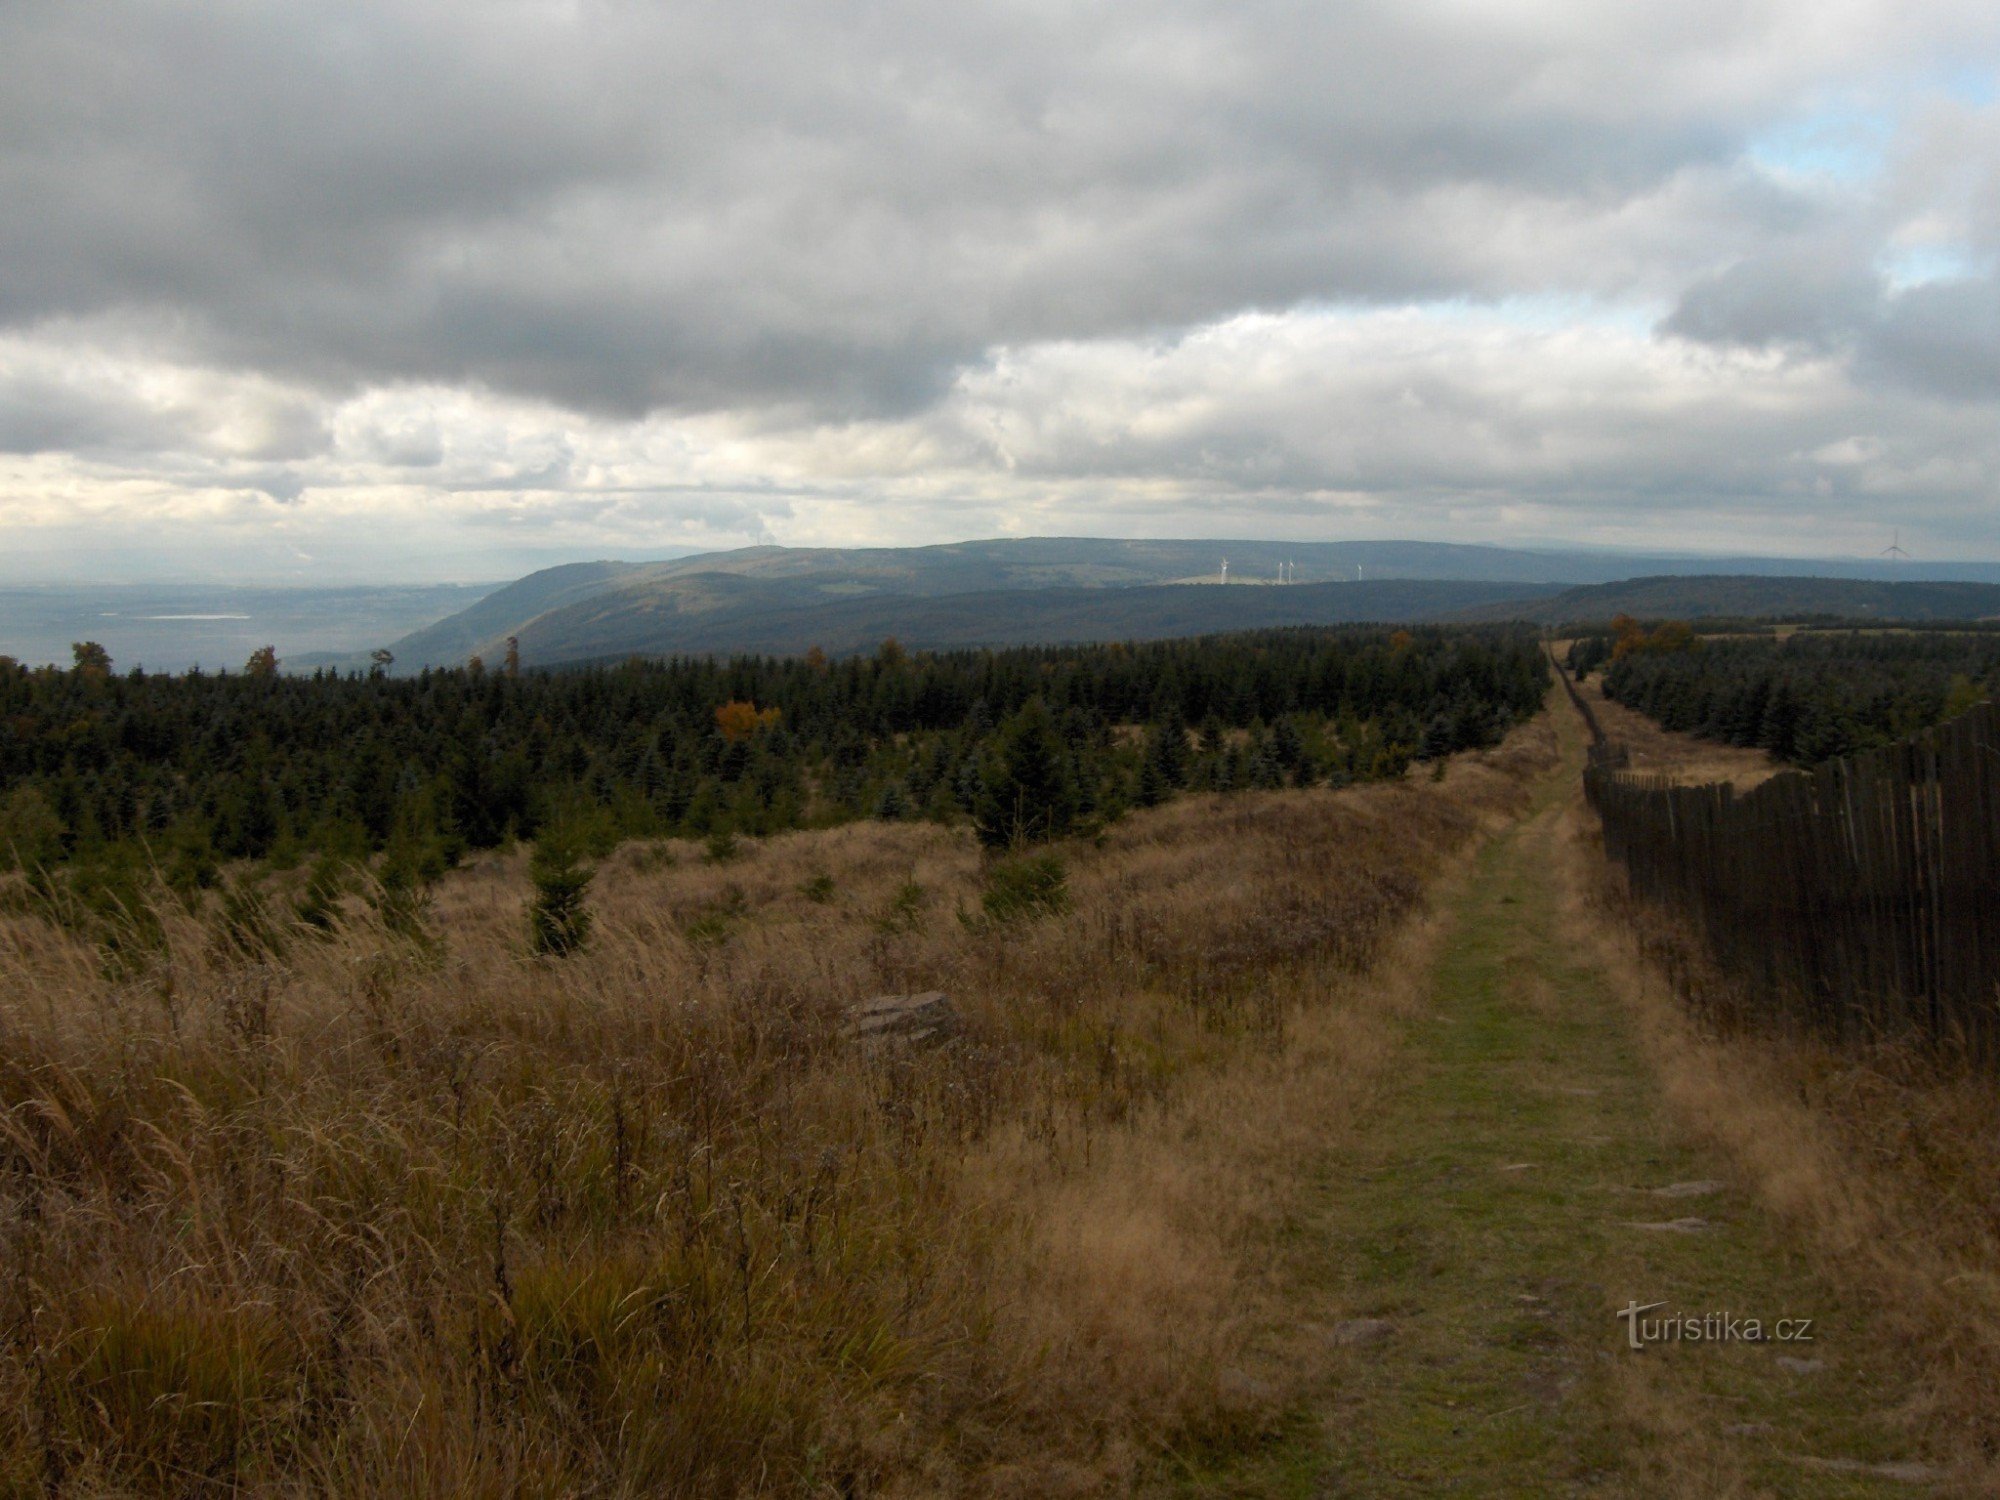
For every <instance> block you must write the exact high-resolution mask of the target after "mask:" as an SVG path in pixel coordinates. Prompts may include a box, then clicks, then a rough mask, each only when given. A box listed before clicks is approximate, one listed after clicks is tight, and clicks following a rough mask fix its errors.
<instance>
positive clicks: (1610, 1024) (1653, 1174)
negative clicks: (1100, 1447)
mask: <svg viewBox="0 0 2000 1500" xmlns="http://www.w3.org/2000/svg"><path fill="white" fill-rule="evenodd" d="M1564 720H1565V722H1566V723H1567V724H1568V725H1569V726H1570V734H1569V737H1570V750H1571V756H1570V762H1569V766H1568V768H1567V769H1566V771H1565V772H1564V773H1563V774H1562V776H1561V777H1560V778H1559V779H1558V780H1557V781H1555V782H1552V783H1550V785H1549V786H1548V787H1547V788H1546V789H1545V791H1544V794H1543V797H1542V801H1541V804H1540V806H1539V808H1538V809H1537V811H1536V813H1535V815H1534V817H1533V818H1532V819H1531V820H1530V821H1529V822H1527V823H1525V824H1524V825H1522V826H1521V827H1519V828H1517V829H1516V830H1514V831H1513V832H1511V833H1509V834H1508V835H1506V836H1505V837H1503V838H1501V839H1498V840H1496V841H1494V842H1493V843H1492V844H1490V845H1489V846H1488V847H1487V848H1486V849H1485V850H1484V851H1483V853H1482V854H1481V856H1480V860H1479V863H1478V866H1477V869H1476V871H1475V873H1474V876H1473V878H1472V879H1471V880H1470V881H1468V882H1466V883H1465V884H1464V885H1463V886H1462V888H1461V889H1460V891H1459V894H1458V895H1457V897H1456V899H1455V901H1454V902H1453V904H1452V906H1451V908H1450V911H1449V914H1448V921H1449V924H1450V925H1449V928H1448V932H1447V936H1446V938H1445V940H1444V944H1443V948H1442V952H1441V956H1440V957H1439V959H1438V962H1437V964H1436V967H1435V970H1434V971H1433V973H1432V975H1431V980H1430V986H1429V997H1428V998H1429V1005H1428V1007H1427V1008H1426V1010H1425V1011H1424V1012H1423V1013H1422V1014H1420V1015H1419V1016H1418V1017H1416V1018H1415V1019H1414V1020H1413V1021H1412V1022H1411V1024H1410V1026H1409V1029H1408V1033H1407V1036H1406V1041H1405V1047H1406V1049H1407V1050H1406V1056H1405V1061H1404V1065H1403V1066H1402V1068H1401V1069H1400V1070H1399V1072H1400V1077H1401V1083H1400V1085H1399V1087H1398V1088H1397V1089H1396V1091H1395V1092H1394V1093H1393V1095H1392V1096H1391V1097H1390V1098H1389V1099H1388V1100H1387V1101H1386V1102H1385V1105H1384V1107H1383V1109H1382V1111H1381V1113H1380V1114H1379V1115H1378V1116H1377V1117H1376V1118H1374V1119H1373V1120H1371V1121H1370V1122H1369V1124H1368V1126H1367V1128H1366V1129H1365V1131H1363V1132H1362V1133H1361V1134H1360V1135H1359V1136H1358V1137H1357V1138H1356V1139H1355V1140H1354V1141H1353V1142H1352V1143H1350V1144H1348V1145H1347V1146H1345V1147H1344V1148H1343V1149H1340V1150H1337V1151H1336V1152H1335V1153H1333V1155H1332V1157H1331V1158H1330V1159H1329V1160H1328V1162H1327V1163H1326V1164H1325V1167H1324V1169H1323V1174H1324V1175H1323V1178H1322V1188H1321V1191H1320V1194H1319V1196H1318V1199H1317V1201H1316V1203H1315V1204H1314V1205H1313V1206H1312V1207H1311V1208H1310V1209H1309V1210H1307V1211H1306V1212H1304V1213H1303V1214H1302V1215H1301V1216H1300V1218H1299V1219H1298V1221H1297V1223H1296V1225H1295V1232H1294V1234H1293V1235H1292V1237H1291V1240H1290V1243H1289V1246H1288V1249H1289V1266H1290V1275H1291V1277H1292V1281H1291V1287H1292V1296H1293V1299H1294V1302H1295V1304H1296V1305H1297V1306H1299V1308H1300V1309H1301V1315H1302V1316H1303V1317H1305V1318H1307V1319H1309V1320H1312V1321H1314V1322H1316V1323H1317V1324H1318V1325H1319V1326H1320V1327H1322V1328H1338V1327H1339V1326H1340V1324H1341V1322H1342V1321H1343V1320H1351V1319H1358V1318H1364V1317H1365V1318H1381V1319H1386V1320H1388V1321H1389V1322H1390V1324H1391V1325H1392V1327H1393V1332H1391V1333H1390V1334H1389V1335H1388V1336H1387V1337H1386V1338H1384V1339H1382V1340H1380V1341H1379V1342H1367V1343H1362V1344H1357V1345H1353V1346H1350V1347H1343V1348H1340V1349H1338V1351H1337V1353H1336V1355H1335V1357H1334V1360H1333V1363H1332V1364H1331V1365H1330V1366H1329V1367H1328V1369H1327V1370H1326V1373H1325V1375H1324V1377H1323V1384H1322V1386H1321V1388H1320V1390H1319V1392H1318V1393H1317V1395H1316V1397H1315V1398H1313V1399H1310V1400H1308V1401H1306V1402H1304V1403H1302V1404H1301V1405H1300V1406H1299V1407H1297V1408H1296V1409H1295V1413H1294V1422H1293V1424H1292V1426H1291V1427H1290V1428H1289V1429H1287V1430H1286V1431H1285V1432H1284V1433H1283V1435H1282V1436H1280V1437H1279V1438H1278V1439H1277V1440H1276V1441H1274V1442H1273V1443H1272V1444H1271V1446H1270V1447H1269V1448H1267V1449H1265V1450H1263V1451H1261V1452H1256V1453H1253V1454H1250V1455H1248V1456H1245V1455H1243V1454H1241V1453H1240V1452H1239V1453H1234V1454H1230V1455H1222V1454H1218V1453H1216V1452H1213V1451H1211V1452H1207V1453H1195V1454H1193V1455H1191V1456H1190V1459H1189V1463H1188V1467H1187V1469H1186V1471H1185V1472H1184V1474H1183V1476H1182V1479H1181V1482H1180V1485H1179V1487H1180V1488H1182V1489H1184V1490H1186V1491H1188V1492H1191V1493H1201V1494H1228V1495H1259V1496H1262V1495H1300V1496H1306V1495H1324V1494H1348V1493H1353V1494H1367V1495H1411V1496H1421V1495H1432V1494H1440V1493H1461V1492H1462V1493H1477V1494H1482V1495H1521V1496H1534V1495H1546V1494H1553V1493H1568V1492H1572V1491H1583V1490H1588V1491H1590V1492H1592V1493H1610V1494H1648V1495H1655V1494H1701V1495H1726V1494H1772V1493H1782V1494H1786V1495H1806V1494H1811V1495H1850V1494H1857V1495H1858V1494H1877V1493H1899V1492H1907V1488H1908V1486H1907V1482H1905V1481H1902V1480H1899V1479H1897V1478H1895V1477H1892V1474H1891V1472H1890V1471H1886V1470H1885V1471H1882V1472H1870V1466H1874V1465H1882V1464H1896V1463H1900V1462H1904V1461H1909V1460H1911V1459H1913V1458H1923V1457H1926V1456H1929V1455H1927V1454H1926V1453H1925V1452H1924V1438H1923V1436H1922V1435H1921V1434H1913V1433H1912V1432H1910V1431H1909V1430H1908V1429H1907V1427H1903V1426H1899V1425H1898V1423H1897V1422H1896V1421H1895V1420H1894V1418H1893V1415H1892V1413H1893V1409H1894V1408H1895V1406H1896V1404H1897V1403H1898V1401H1899V1400H1901V1399H1902V1398H1904V1397H1905V1396H1907V1395H1909V1394H1911V1374H1910V1371H1909V1369H1908V1368H1907V1366H1906V1365H1903V1364H1899V1361H1898V1359H1897V1357H1896V1354H1895V1351H1894V1350H1893V1349H1892V1348H1891V1347H1890V1346H1889V1345H1887V1344H1885V1342H1884V1339H1883V1331H1884V1330H1883V1326H1882V1325H1880V1324H1878V1323H1877V1322H1876V1321H1875V1317H1874V1310H1873V1309H1872V1307H1871V1306H1870V1305H1869V1303H1868V1301H1867V1300H1866V1299H1865V1298H1864V1297H1863V1296H1861V1295H1859V1294H1857V1293H1855V1292H1854V1291H1852V1290H1851V1289H1843V1287H1842V1285H1841V1284H1840V1283H1839V1282H1838V1281H1837V1279H1834V1278H1829V1277H1828V1276H1826V1275H1824V1274H1822V1273H1821V1269H1820V1267H1819V1265H1818V1263H1817V1262H1816V1261H1815V1259H1814V1258H1813V1256H1812V1255H1811V1254H1810V1253H1808V1251H1807V1249H1806V1248H1805V1247H1804V1246H1803V1245H1802V1244H1801V1242H1800V1241H1799V1240H1797V1239H1796V1238H1795V1237H1793V1236H1792V1235H1791V1234H1790V1233H1789V1230H1788V1228H1787V1226H1785V1225H1784V1224H1783V1223H1782V1221H1780V1220H1779V1219H1778V1218H1776V1217H1775V1216H1773V1215H1772V1214H1771V1213H1770V1212H1768V1211H1767V1210H1766V1209H1765V1207H1764V1206H1763V1205H1761V1204H1760V1203H1759V1202H1758V1201H1757V1199H1756V1197H1755V1196H1754V1194H1753V1193H1751V1192H1750V1191H1748V1190H1747V1189H1748V1188H1749V1187H1750V1184H1749V1183H1748V1182H1747V1181H1746V1180H1745V1179H1746V1176H1747V1174H1745V1173H1743V1172H1741V1171H1737V1170H1734V1169H1733V1168H1732V1164H1731V1162H1730V1161H1729V1160H1728V1158H1727V1156H1726V1155H1725V1153H1724V1152H1723V1151H1722V1150H1721V1149H1719V1148H1718V1146H1717V1145H1716V1144H1715V1143H1713V1142H1703V1141H1701V1140H1699V1139H1698V1138H1697V1137H1695V1136H1694V1135H1692V1134H1691V1133H1690V1131H1689V1130H1688V1129H1687V1128H1686V1127H1685V1124H1684V1122H1683V1121H1682V1119H1681V1118H1680V1117H1679V1116H1677V1114H1676V1113H1675V1111H1674V1110H1673V1109H1672V1108H1670V1107H1669V1104H1668V1102H1667V1099H1666V1097H1665V1095H1664V1093H1663V1090H1662V1087H1661V1084H1660V1081H1659V1078H1658V1076H1657V1074H1656V1071H1655V1068H1654V1066H1653V1063H1652V1061H1651V1060H1650V1059H1649V1057H1648V1056H1647V1055H1646V1053H1645V1052H1643V1051H1642V1049H1641V1045H1640V1033H1639V1030H1638V1028H1637V1027H1636V1026H1635V1024H1634V1022H1633V1018H1632V1015H1631V1013H1630V1012H1629V1011H1627V1010H1626V1009H1625V1008H1624V1007H1622V1006H1621V1004H1620V1003H1619V998H1618V996H1617V994H1616V992H1615V990H1614V988H1613V984H1612V981H1611V979H1610V978H1609V977H1608V976H1607V973H1606V972H1605V970H1604V969H1602V968H1601V967H1600V966H1599V964H1598V963H1597V962H1596V960H1595V958H1594V956H1593V954H1592V953H1591V952H1590V951H1589V950H1588V949H1587V948H1580V947H1579V946H1578V944H1577V942H1576V940H1575V933H1574V932H1573V931H1572V930H1571V928H1570V927H1569V925H1568V924H1567V923H1566V922H1565V920H1564V916H1563V908H1564V906H1565V900H1566V893H1565V891H1564V890H1563V888H1562V885H1561V881H1560V879H1559V876H1558V872H1560V871H1561V870H1562V869H1563V867H1564V857H1563V851H1562V849H1561V847H1560V844H1559V841H1560V839H1561V837H1562V832H1563V826H1562V825H1563V819H1564V816H1565V814H1566V812H1567V810H1568V807H1569V801H1570V796H1571V792H1570V787H1571V786H1572V785H1573V781H1572V778H1573V775H1574V766H1575V751H1576V746H1577V739H1576V733H1575V721H1574V720H1573V719H1572V718H1571V716H1570V715H1569V714H1568V713H1567V712H1565V713H1564ZM1699 1180H1722V1181H1723V1182H1724V1184H1725V1185H1724V1186H1723V1188H1722V1190H1721V1191H1720V1192H1717V1193H1715V1194H1712V1195H1706V1196H1699V1197H1690V1198H1672V1197H1661V1196H1656V1195H1655V1193H1654V1192H1653V1191H1651V1190H1653V1189H1658V1188H1661V1187H1666V1186H1670V1185H1672V1184H1676V1183H1686V1182H1693V1181H1699ZM1684 1216H1695V1217H1699V1218H1702V1219H1705V1220H1707V1221H1709V1223H1710V1224H1711V1225H1712V1227H1711V1228H1709V1229H1707V1230H1704V1231H1703V1232H1699V1233H1693V1234H1683V1233H1674V1232H1668V1231H1659V1230H1646V1229H1640V1228H1636V1227H1634V1226H1635V1224H1637V1223H1642V1222H1659V1221H1667V1220H1674V1219H1679V1218H1682V1217H1684ZM1662 1299H1666V1300H1668V1301H1669V1302H1670V1304H1671V1309H1672V1310H1678V1311H1688V1312H1697V1313H1698V1312H1701V1311H1706V1310H1721V1309H1727V1310H1730V1311H1734V1312H1737V1313H1739V1314H1745V1313H1749V1314H1761V1315H1763V1316H1765V1317H1768V1318H1775V1317H1778V1316H1782V1315H1794V1316H1809V1317H1814V1318H1816V1319H1817V1320H1818V1335H1819V1336H1818V1338H1817V1340H1816V1341H1815V1342H1814V1344H1813V1345H1812V1346H1811V1347H1810V1348H1793V1349H1784V1348H1779V1347H1776V1346H1761V1345H1754V1344H1741V1343H1739V1344H1728V1345H1693V1344H1684V1345H1678V1346H1669V1347H1661V1348H1654V1349H1651V1350H1649V1351H1647V1352H1646V1353H1644V1354H1634V1353H1632V1352H1630V1351H1629V1350H1627V1349H1625V1348H1624V1347H1622V1327H1621V1325H1619V1324H1618V1323H1617V1321H1616V1319H1615V1310H1616V1309H1617V1308H1619V1307H1621V1306H1624V1305H1625V1304H1626V1303H1627V1302H1628V1301H1632V1300H1636V1301H1638V1302H1640V1303H1648V1302H1654V1301H1658V1300H1662ZM1781 1355H1788V1356H1793V1357H1800V1356H1803V1357H1806V1358H1810V1359H1817V1360H1820V1361H1822V1362H1823V1366H1824V1367H1823V1368H1821V1369H1818V1370H1814V1371H1810V1372H1803V1371H1795V1370H1792V1369H1788V1368H1786V1367H1784V1366H1782V1365H1780V1364H1779V1363H1778V1357H1779V1356H1781Z"/></svg>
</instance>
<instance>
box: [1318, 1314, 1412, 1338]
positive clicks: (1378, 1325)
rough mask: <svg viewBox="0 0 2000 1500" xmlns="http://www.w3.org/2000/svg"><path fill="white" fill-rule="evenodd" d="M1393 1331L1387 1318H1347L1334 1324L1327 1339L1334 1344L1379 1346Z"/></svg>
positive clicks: (1393, 1326)
mask: <svg viewBox="0 0 2000 1500" xmlns="http://www.w3.org/2000/svg"><path fill="white" fill-rule="evenodd" d="M1395 1331H1396V1325H1395V1324H1394V1323H1391V1322H1390V1321H1389V1320H1388V1319H1387V1318H1348V1319H1346V1320H1345V1321H1343V1322H1339V1323H1336V1324H1334V1325H1333V1330H1332V1332H1331V1333H1330V1334H1329V1335H1328V1337H1329V1338H1330V1339H1331V1340H1332V1341H1333V1342H1334V1343H1336V1344H1379V1343H1381V1342H1382V1340H1384V1339H1386V1338H1387V1337H1389V1335H1390V1334H1392V1333H1394V1332H1395Z"/></svg>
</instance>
